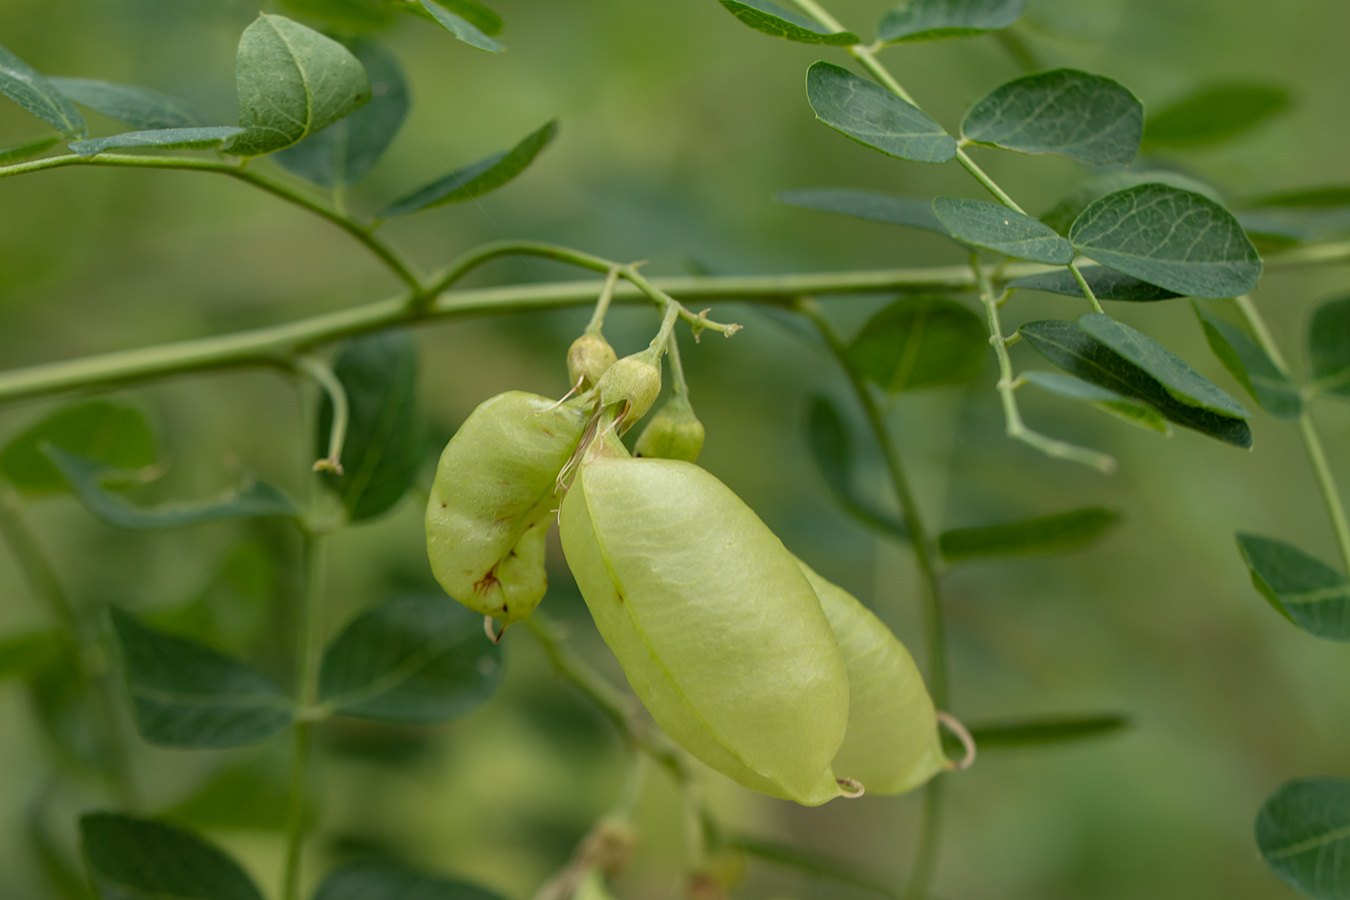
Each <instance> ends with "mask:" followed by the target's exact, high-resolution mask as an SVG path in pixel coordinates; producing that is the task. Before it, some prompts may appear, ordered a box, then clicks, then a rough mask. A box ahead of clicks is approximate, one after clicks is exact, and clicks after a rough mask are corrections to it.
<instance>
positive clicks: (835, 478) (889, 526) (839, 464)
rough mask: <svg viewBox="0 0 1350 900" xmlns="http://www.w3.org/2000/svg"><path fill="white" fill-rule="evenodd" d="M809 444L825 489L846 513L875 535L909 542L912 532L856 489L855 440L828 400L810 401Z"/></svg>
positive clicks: (807, 431)
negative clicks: (876, 533) (874, 532)
mask: <svg viewBox="0 0 1350 900" xmlns="http://www.w3.org/2000/svg"><path fill="white" fill-rule="evenodd" d="M806 440H807V445H808V446H809V447H810V449H811V458H812V459H813V460H815V463H816V468H818V469H819V470H820V474H821V477H822V478H824V479H825V485H826V487H828V488H829V489H830V493H832V494H833V495H834V499H835V501H836V502H837V503H838V504H839V506H840V507H841V508H842V509H843V510H844V511H845V512H846V513H848V514H849V515H851V516H853V518H855V519H857V520H858V521H859V522H860V523H862V524H863V525H865V526H867V527H868V528H871V529H872V530H873V531H877V532H880V533H881V534H886V535H890V536H891V537H897V538H900V539H902V540H908V538H909V531H908V530H907V529H906V528H905V526H904V523H902V522H901V521H900V520H899V519H898V518H897V517H896V516H895V515H894V514H892V513H888V512H885V511H883V510H880V509H877V508H876V507H875V506H873V504H872V501H871V500H870V499H868V498H865V497H862V496H860V494H859V492H858V490H857V489H856V488H855V487H854V476H853V468H854V460H853V448H852V440H851V439H850V437H849V433H848V429H847V428H845V427H844V420H843V418H842V417H841V416H840V415H839V411H838V410H837V409H835V408H834V404H833V403H831V402H830V401H829V400H827V399H826V398H825V397H821V396H815V397H812V398H811V404H810V406H809V407H808V408H807V416H806Z"/></svg>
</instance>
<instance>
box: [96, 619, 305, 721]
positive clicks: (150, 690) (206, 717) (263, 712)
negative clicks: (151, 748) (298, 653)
mask: <svg viewBox="0 0 1350 900" xmlns="http://www.w3.org/2000/svg"><path fill="white" fill-rule="evenodd" d="M112 623H113V632H114V633H115V634H116V635H117V643H118V645H119V646H120V647H121V650H122V663H123V666H124V668H125V670H126V679H127V689H128V692H129V693H130V694H131V700H132V706H133V712H134V714H135V720H136V730H137V731H139V732H140V733H141V736H142V737H144V738H145V739H146V740H147V741H149V742H151V743H152V744H162V745H164V746H167V747H239V746H243V745H245V744H252V743H256V742H258V741H261V740H263V739H264V738H267V737H270V736H271V735H273V734H276V733H277V732H278V731H281V730H282V729H283V728H285V727H286V726H287V725H289V724H290V723H291V701H290V698H289V697H288V696H287V695H286V693H285V692H284V691H282V689H281V688H279V687H277V685H276V684H275V683H274V682H273V681H272V680H271V679H270V678H267V677H266V676H264V675H262V674H261V673H259V672H257V671H256V670H254V669H253V668H251V667H249V666H247V665H245V664H244V663H242V662H240V661H239V660H236V659H232V658H231V657H228V656H226V655H224V654H223V653H220V652H218V651H216V650H213V649H211V648H210V647H207V646H206V645H204V644H199V643H197V642H196V641H189V640H186V639H184V638H181V637H177V636H175V635H171V634H165V633H164V632H161V631H156V630H155V629H153V628H149V627H147V626H145V625H143V624H141V622H140V621H138V620H137V619H136V618H134V617H133V616H130V615H128V614H127V613H124V612H122V611H120V610H117V609H113V610H112Z"/></svg>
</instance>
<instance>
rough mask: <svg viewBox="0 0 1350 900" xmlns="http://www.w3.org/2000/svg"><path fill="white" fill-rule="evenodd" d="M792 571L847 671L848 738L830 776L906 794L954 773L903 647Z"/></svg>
mask: <svg viewBox="0 0 1350 900" xmlns="http://www.w3.org/2000/svg"><path fill="white" fill-rule="evenodd" d="M797 563H798V565H800V566H801V569H802V572H804V573H805V574H806V578H807V580H808V581H809V582H810V583H811V587H812V588H813V589H815V592H816V596H817V597H819V598H820V605H821V608H823V609H824V610H825V615H826V617H827V618H828V619H829V620H830V627H831V628H833V629H834V637H835V640H837V641H838V642H839V650H840V652H841V653H842V654H843V655H844V664H845V665H846V666H847V667H848V689H849V714H848V735H847V736H846V737H845V738H844V745H843V746H842V747H840V748H839V753H838V755H837V756H835V758H834V765H833V768H834V770H835V771H836V772H837V773H839V774H840V775H845V776H847V777H849V778H853V779H855V780H857V781H860V782H862V784H863V786H864V787H866V788H867V792H868V793H869V794H903V793H905V792H906V791H911V790H913V789H914V788H916V787H918V786H919V785H921V784H923V783H924V782H926V781H927V780H928V779H930V778H932V777H933V776H934V775H936V774H937V773H938V772H941V771H944V770H946V769H950V768H952V764H951V763H950V762H948V761H947V757H946V756H945V755H944V754H943V752H942V739H941V736H940V735H939V733H938V723H937V714H936V712H935V711H934V710H933V700H932V698H931V697H929V696H928V689H927V688H926V687H925V686H924V683H923V676H922V675H920V674H919V669H918V667H917V666H915V665H914V659H913V658H912V657H911V656H910V655H909V651H908V650H906V649H905V645H904V644H902V643H900V641H899V640H898V639H897V638H896V637H895V635H894V634H892V633H891V630H890V629H889V628H887V627H886V625H885V623H883V622H882V621H881V620H880V619H878V618H877V617H876V616H875V615H873V613H872V611H871V610H869V609H868V608H867V607H865V606H863V605H862V604H861V603H859V602H858V599H857V598H856V597H854V596H853V595H852V594H850V593H849V592H848V591H846V590H844V589H843V588H841V587H839V586H838V585H836V584H832V583H830V582H828V581H826V580H825V579H824V578H821V577H820V576H819V575H817V574H816V573H815V572H814V571H812V570H811V568H810V567H809V566H807V565H806V563H804V562H802V561H801V560H798V561H797Z"/></svg>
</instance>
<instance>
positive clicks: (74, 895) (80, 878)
mask: <svg viewBox="0 0 1350 900" xmlns="http://www.w3.org/2000/svg"><path fill="white" fill-rule="evenodd" d="M25 819H26V821H25V822H24V836H25V837H26V838H27V839H28V848H29V850H30V851H31V852H32V859H33V861H34V862H35V863H36V864H37V868H38V871H39V872H41V873H42V877H43V879H44V880H45V881H46V883H47V886H48V887H49V888H50V889H51V890H52V896H53V897H56V898H59V900H93V897H94V895H93V892H92V890H91V889H90V887H89V881H88V879H86V878H85V875H84V872H82V871H81V870H80V869H79V868H77V864H76V861H75V860H74V859H72V858H71V855H70V854H68V852H67V850H66V848H65V846H63V845H64V843H65V842H64V841H61V840H59V839H58V838H57V837H56V836H55V835H53V834H52V829H51V828H50V827H49V826H48V824H47V822H46V819H45V817H44V816H43V814H42V809H41V801H40V800H39V801H38V803H36V804H34V806H33V807H32V808H31V809H30V810H29V811H28V815H27V816H26V817H25Z"/></svg>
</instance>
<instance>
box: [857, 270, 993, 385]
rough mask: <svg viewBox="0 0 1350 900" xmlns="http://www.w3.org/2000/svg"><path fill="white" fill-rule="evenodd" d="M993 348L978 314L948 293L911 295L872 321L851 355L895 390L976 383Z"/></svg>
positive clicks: (870, 374)
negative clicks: (945, 295) (990, 348)
mask: <svg viewBox="0 0 1350 900" xmlns="http://www.w3.org/2000/svg"><path fill="white" fill-rule="evenodd" d="M988 349H989V338H988V335H986V333H985V329H984V322H982V321H981V320H980V317H979V316H977V315H976V314H975V313H973V312H971V311H970V310H969V309H967V308H966V307H965V306H962V305H961V304H960V303H957V302H956V301H955V300H949V299H948V298H946V297H933V296H927V295H924V294H910V295H906V296H904V297H901V298H900V299H898V300H896V301H895V302H894V303H892V304H891V305H890V306H887V307H886V308H885V309H882V310H881V311H880V312H878V313H877V314H876V315H874V316H872V318H870V319H868V320H867V324H865V325H864V326H863V327H862V330H861V331H859V332H858V336H857V337H855V338H854V339H853V343H851V344H850V345H849V348H848V355H849V359H850V360H851V361H852V363H853V365H855V366H856V367H857V368H858V371H859V372H861V373H862V374H863V375H865V376H866V377H867V378H868V379H869V380H871V381H874V382H875V383H877V384H879V385H880V386H881V387H883V388H885V389H886V390H887V391H891V392H893V393H894V392H899V391H914V390H920V389H922V388H930V387H941V386H943V385H951V384H967V383H969V382H971V381H974V380H975V379H976V378H978V377H979V375H980V370H981V368H983V366H984V354H985V351H986V350H988Z"/></svg>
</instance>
